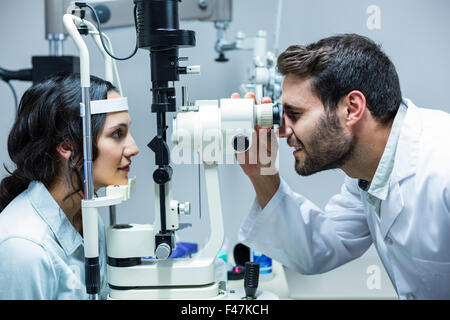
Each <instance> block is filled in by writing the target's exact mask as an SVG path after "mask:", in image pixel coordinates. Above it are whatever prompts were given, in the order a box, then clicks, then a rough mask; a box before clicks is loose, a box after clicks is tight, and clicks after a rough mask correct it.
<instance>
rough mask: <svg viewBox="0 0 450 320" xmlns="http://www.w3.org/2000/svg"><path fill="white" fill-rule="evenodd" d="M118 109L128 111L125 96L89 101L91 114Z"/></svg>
mask: <svg viewBox="0 0 450 320" xmlns="http://www.w3.org/2000/svg"><path fill="white" fill-rule="evenodd" d="M118 111H128V99H127V98H126V97H122V98H116V99H105V100H92V101H91V115H92V114H98V113H108V112H118Z"/></svg>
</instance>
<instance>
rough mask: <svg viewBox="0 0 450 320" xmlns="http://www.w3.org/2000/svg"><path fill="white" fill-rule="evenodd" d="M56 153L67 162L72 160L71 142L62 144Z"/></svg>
mask: <svg viewBox="0 0 450 320" xmlns="http://www.w3.org/2000/svg"><path fill="white" fill-rule="evenodd" d="M56 151H58V153H59V154H60V155H61V157H63V158H64V159H66V160H69V159H70V156H71V155H72V151H73V148H72V144H71V143H70V142H67V141H64V142H61V143H60V144H59V145H58V146H57V147H56Z"/></svg>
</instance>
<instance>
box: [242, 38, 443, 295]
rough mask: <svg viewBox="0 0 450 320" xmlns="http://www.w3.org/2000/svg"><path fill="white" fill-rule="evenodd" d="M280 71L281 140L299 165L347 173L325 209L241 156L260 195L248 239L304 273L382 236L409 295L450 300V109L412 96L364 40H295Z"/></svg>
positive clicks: (389, 263) (343, 259) (246, 229)
mask: <svg viewBox="0 0 450 320" xmlns="http://www.w3.org/2000/svg"><path fill="white" fill-rule="evenodd" d="M278 70H279V71H280V73H281V74H283V75H284V76H285V79H284V82H283V93H282V98H281V99H282V103H283V108H284V124H283V126H282V127H280V130H279V136H280V137H284V138H286V139H287V143H288V144H289V146H291V147H292V148H293V149H294V150H293V156H294V158H295V170H296V171H297V173H298V174H299V175H302V176H307V175H311V174H313V173H315V172H319V171H323V170H327V169H333V168H340V169H342V170H343V171H344V172H345V174H346V175H347V177H346V178H345V181H344V184H343V185H342V188H341V192H340V193H339V194H337V195H335V196H333V197H332V198H331V199H330V200H329V202H328V203H327V205H326V206H325V209H324V210H321V209H320V208H318V207H317V206H316V205H314V204H313V203H312V202H311V201H309V200H308V199H306V198H305V197H303V196H301V195H299V194H296V193H294V192H293V191H292V190H291V189H290V188H289V186H288V185H287V184H286V183H285V182H284V181H283V180H282V179H281V178H280V176H279V174H278V173H275V174H271V175H264V174H261V169H263V167H264V166H263V165H261V164H259V163H258V164H248V162H247V163H244V162H241V166H242V168H243V170H244V172H245V173H246V174H247V175H248V176H249V178H250V180H251V182H252V184H253V186H254V189H255V191H256V200H255V202H254V204H253V206H252V209H251V212H250V214H249V215H248V217H247V218H246V220H245V221H244V222H243V224H242V226H241V230H240V240H241V241H242V242H244V243H245V244H246V245H248V246H250V247H252V248H254V249H255V250H258V251H262V252H263V253H264V254H266V255H268V256H270V257H272V258H273V259H276V260H278V261H279V262H281V263H282V264H284V265H285V266H287V267H288V268H291V269H293V270H295V271H297V272H300V273H303V274H318V273H323V272H326V271H329V270H332V269H334V268H336V267H339V266H341V265H343V264H345V263H347V262H349V261H351V260H353V259H356V258H358V257H360V256H361V255H362V254H363V253H364V252H365V251H366V250H367V249H368V248H369V247H370V245H371V244H372V243H373V244H374V245H375V247H376V249H377V251H378V254H379V256H380V258H381V261H382V262H383V264H384V266H385V268H386V271H387V273H388V274H389V277H390V279H391V281H392V283H393V286H394V288H395V289H396V291H397V294H398V296H399V298H400V299H450V148H449V143H448V139H449V137H450V115H449V114H447V113H445V112H442V111H437V110H430V109H422V108H418V107H416V106H415V105H414V104H413V103H412V102H411V101H409V100H406V99H402V96H401V91H400V84H399V80H398V76H397V73H396V71H395V67H394V65H393V64H392V62H391V61H390V60H389V58H388V57H387V56H386V55H385V54H384V53H383V52H382V51H381V49H380V47H379V46H378V45H376V44H375V43H374V42H373V41H371V40H369V39H368V38H365V37H362V36H359V35H355V34H345V35H339V36H333V37H329V38H326V39H322V40H320V41H318V42H317V43H313V44H310V45H308V46H306V47H305V46H291V47H289V48H288V49H287V50H286V51H285V52H283V53H282V54H281V55H280V56H279V58H278ZM273 148H276V145H275V146H273ZM269 151H270V146H269ZM274 153H275V154H276V152H274V150H272V154H274ZM318 192H320V190H318Z"/></svg>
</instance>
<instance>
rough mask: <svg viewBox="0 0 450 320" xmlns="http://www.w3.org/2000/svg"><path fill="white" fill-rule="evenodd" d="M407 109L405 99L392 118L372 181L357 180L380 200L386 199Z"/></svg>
mask: <svg viewBox="0 0 450 320" xmlns="http://www.w3.org/2000/svg"><path fill="white" fill-rule="evenodd" d="M407 110H408V108H407V105H406V103H405V101H402V103H401V104H400V107H399V109H398V111H397V114H396V116H395V118H394V122H393V123H392V128H391V132H390V134H389V138H388V141H387V143H386V147H385V148H384V152H383V155H382V157H381V159H380V162H379V164H378V167H377V170H376V171H375V175H374V177H373V179H372V181H371V182H370V183H369V182H368V181H365V180H359V182H358V185H359V186H360V188H361V189H363V190H364V191H367V193H369V194H371V195H372V196H374V197H376V198H378V199H380V200H386V197H387V194H388V190H389V179H390V176H391V172H392V168H393V167H394V162H395V161H394V160H395V154H396V150H397V144H398V140H399V137H400V132H401V128H402V125H403V120H404V119H405V115H406V112H407Z"/></svg>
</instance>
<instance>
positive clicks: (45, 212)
mask: <svg viewBox="0 0 450 320" xmlns="http://www.w3.org/2000/svg"><path fill="white" fill-rule="evenodd" d="M99 252H100V274H101V292H100V294H99V296H100V298H102V299H105V298H106V297H107V294H108V284H107V280H106V249H105V232H104V226H103V223H102V221H101V218H100V217H99ZM84 279H85V275H84V247H83V238H82V237H81V235H80V234H79V233H78V232H77V231H76V230H75V228H74V227H73V226H72V224H71V223H70V221H69V220H68V219H67V216H66V215H65V214H64V212H63V211H62V210H61V208H60V207H59V206H58V204H57V203H56V201H55V200H54V199H53V197H52V196H51V194H50V193H49V192H48V191H47V189H46V187H45V186H44V185H43V184H42V183H41V182H37V181H33V182H31V183H30V185H29V186H28V189H27V190H25V191H24V192H22V193H21V194H20V195H18V196H17V197H16V198H15V199H14V200H13V201H11V203H10V204H9V205H8V206H7V207H6V208H5V209H4V210H3V211H2V212H1V213H0V299H11V300H12V299H72V300H74V299H76V300H78V299H87V298H88V295H87V293H86V287H85V282H84Z"/></svg>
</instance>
